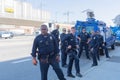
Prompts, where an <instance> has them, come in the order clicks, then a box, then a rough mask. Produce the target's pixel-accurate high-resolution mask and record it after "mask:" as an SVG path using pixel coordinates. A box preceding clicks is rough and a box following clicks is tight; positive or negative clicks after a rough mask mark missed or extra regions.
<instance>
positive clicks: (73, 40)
mask: <svg viewBox="0 0 120 80" xmlns="http://www.w3.org/2000/svg"><path fill="white" fill-rule="evenodd" d="M67 41H68V45H71V46H72V48H71V49H68V55H69V64H68V70H67V73H68V76H69V75H72V65H73V61H74V60H75V69H76V74H77V73H80V66H79V58H78V56H77V51H76V49H77V48H76V45H77V39H76V36H75V35H73V34H69V36H68V38H67Z"/></svg>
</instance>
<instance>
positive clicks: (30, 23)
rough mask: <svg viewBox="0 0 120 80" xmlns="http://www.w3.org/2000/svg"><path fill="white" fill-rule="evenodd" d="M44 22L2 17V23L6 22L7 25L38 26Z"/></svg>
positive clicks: (0, 20) (0, 18)
mask: <svg viewBox="0 0 120 80" xmlns="http://www.w3.org/2000/svg"><path fill="white" fill-rule="evenodd" d="M42 23H44V22H43V21H34V20H26V19H16V18H6V17H0V24H6V25H16V26H34V27H38V26H40V25H41V24H42Z"/></svg>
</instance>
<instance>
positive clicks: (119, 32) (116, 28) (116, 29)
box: [110, 26, 120, 44]
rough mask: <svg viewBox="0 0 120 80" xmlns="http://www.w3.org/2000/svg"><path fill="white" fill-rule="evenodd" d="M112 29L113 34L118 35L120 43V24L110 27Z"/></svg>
mask: <svg viewBox="0 0 120 80" xmlns="http://www.w3.org/2000/svg"><path fill="white" fill-rule="evenodd" d="M110 29H111V30H112V32H113V34H114V35H115V36H116V40H115V42H116V44H120V26H114V27H112V26H111V27H110Z"/></svg>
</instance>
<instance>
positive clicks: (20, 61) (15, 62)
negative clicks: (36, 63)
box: [12, 59, 31, 64]
mask: <svg viewBox="0 0 120 80" xmlns="http://www.w3.org/2000/svg"><path fill="white" fill-rule="evenodd" d="M30 60H31V59H22V60H18V61H13V62H12V63H13V64H17V63H22V62H26V61H30Z"/></svg>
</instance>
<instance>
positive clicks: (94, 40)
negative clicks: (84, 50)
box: [90, 35, 99, 48]
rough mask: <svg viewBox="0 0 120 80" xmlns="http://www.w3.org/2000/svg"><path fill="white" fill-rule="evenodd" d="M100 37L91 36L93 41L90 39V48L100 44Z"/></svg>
mask: <svg viewBox="0 0 120 80" xmlns="http://www.w3.org/2000/svg"><path fill="white" fill-rule="evenodd" d="M98 44H99V43H98V37H97V35H93V36H91V41H90V48H97V46H98Z"/></svg>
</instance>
